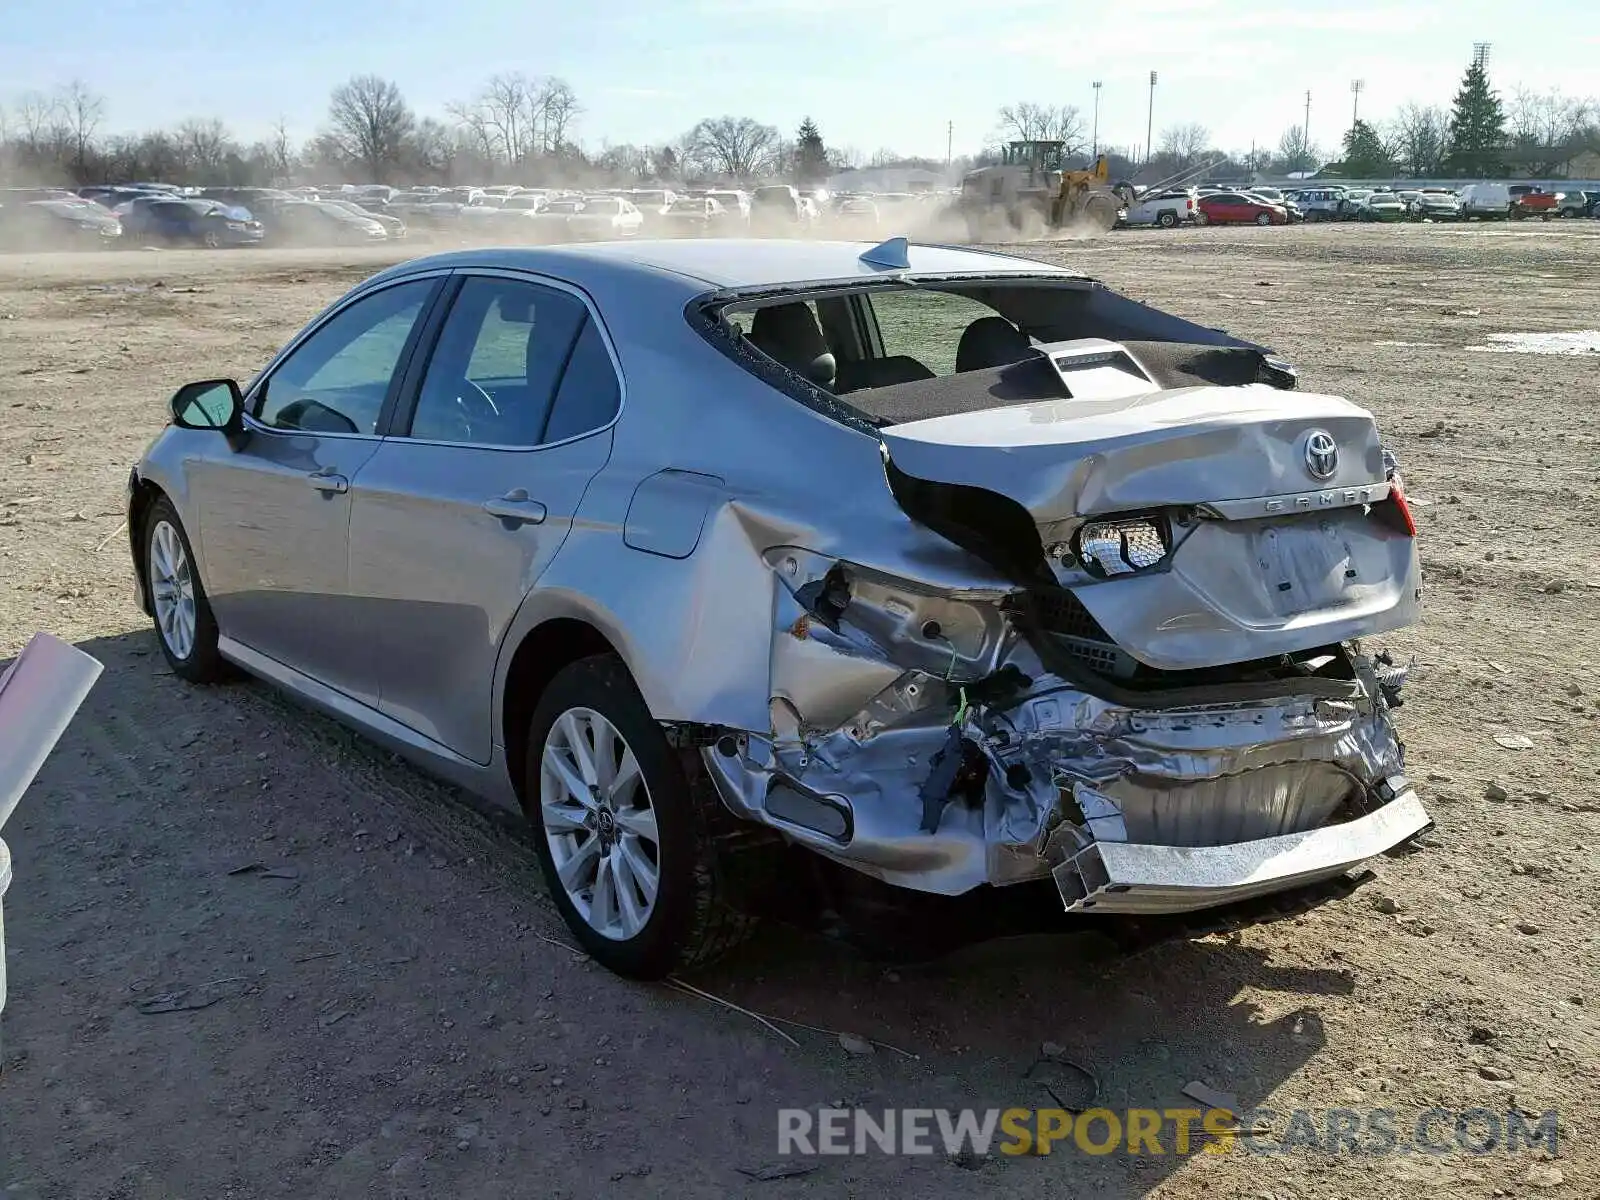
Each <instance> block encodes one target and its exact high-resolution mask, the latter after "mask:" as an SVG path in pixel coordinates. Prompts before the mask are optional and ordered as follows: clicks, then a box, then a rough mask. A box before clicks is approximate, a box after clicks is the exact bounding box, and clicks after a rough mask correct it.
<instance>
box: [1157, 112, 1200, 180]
mask: <svg viewBox="0 0 1600 1200" xmlns="http://www.w3.org/2000/svg"><path fill="white" fill-rule="evenodd" d="M1210 147H1211V131H1210V130H1209V129H1207V128H1206V127H1205V126H1204V125H1201V124H1200V123H1198V122H1196V121H1191V122H1189V123H1188V124H1186V125H1171V126H1168V127H1167V128H1166V129H1163V130H1162V131H1161V151H1160V153H1161V154H1162V155H1163V156H1164V157H1167V158H1169V159H1170V160H1171V161H1172V165H1173V166H1174V167H1175V168H1176V169H1177V170H1180V171H1181V170H1184V169H1185V168H1187V167H1192V166H1193V165H1194V164H1195V163H1197V162H1199V161H1200V159H1201V158H1202V157H1204V155H1205V153H1206V151H1207V150H1208V149H1210Z"/></svg>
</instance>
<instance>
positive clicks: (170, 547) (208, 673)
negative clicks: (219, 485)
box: [144, 496, 228, 683]
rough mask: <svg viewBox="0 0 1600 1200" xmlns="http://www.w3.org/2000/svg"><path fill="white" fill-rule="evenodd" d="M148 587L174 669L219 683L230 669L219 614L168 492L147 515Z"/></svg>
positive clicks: (160, 637)
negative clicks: (220, 635)
mask: <svg viewBox="0 0 1600 1200" xmlns="http://www.w3.org/2000/svg"><path fill="white" fill-rule="evenodd" d="M144 550H145V553H144V569H145V587H146V589H147V594H148V595H149V597H150V609H151V613H152V615H153V616H154V618H155V625H156V640H157V641H159V642H160V643H161V653H162V655H163V656H164V657H165V658H166V660H167V665H168V666H169V667H171V668H172V673H173V674H174V675H176V676H178V678H180V679H185V680H188V681H189V682H190V683H216V682H218V681H219V680H222V679H225V678H226V677H227V674H228V666H227V663H226V662H225V661H224V660H223V658H222V656H221V654H220V653H219V652H218V650H217V620H216V617H214V616H213V615H212V612H211V602H210V601H209V600H208V599H206V590H205V586H204V585H203V584H202V583H201V582H200V573H199V571H198V569H197V568H196V566H195V561H194V549H193V548H192V547H191V546H190V545H189V536H188V534H186V533H184V531H183V522H182V521H180V520H179V519H178V512H177V510H176V509H175V508H173V507H172V501H170V500H168V499H167V498H166V497H165V496H163V497H162V498H161V499H159V500H157V501H156V502H155V504H154V505H153V506H152V507H151V509H150V515H149V517H148V519H147V520H146V521H145V533H144Z"/></svg>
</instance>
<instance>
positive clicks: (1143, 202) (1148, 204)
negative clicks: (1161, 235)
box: [1121, 189, 1200, 229]
mask: <svg viewBox="0 0 1600 1200" xmlns="http://www.w3.org/2000/svg"><path fill="white" fill-rule="evenodd" d="M1199 203H1200V196H1199V193H1197V192H1195V191H1193V190H1192V189H1179V190H1177V191H1165V192H1147V193H1145V194H1144V195H1143V196H1140V197H1139V198H1138V199H1137V200H1135V201H1134V202H1133V203H1132V204H1130V205H1128V207H1127V208H1126V209H1125V210H1124V212H1123V215H1122V222H1121V223H1122V224H1124V225H1130V226H1142V225H1158V226H1160V227H1161V228H1162V229H1172V228H1174V227H1176V226H1178V225H1192V224H1194V220H1195V215H1196V214H1197V213H1198V212H1199V211H1200V207H1199Z"/></svg>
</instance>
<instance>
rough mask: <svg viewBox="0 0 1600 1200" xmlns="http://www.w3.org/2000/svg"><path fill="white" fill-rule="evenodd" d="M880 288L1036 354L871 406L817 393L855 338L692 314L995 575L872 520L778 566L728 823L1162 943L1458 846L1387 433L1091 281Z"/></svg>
mask: <svg viewBox="0 0 1600 1200" xmlns="http://www.w3.org/2000/svg"><path fill="white" fill-rule="evenodd" d="M873 286H874V287H878V288H899V289H904V288H912V289H923V290H931V291H935V292H941V293H947V294H954V295H960V296H963V297H968V298H973V299H977V300H979V301H981V302H982V303H983V304H985V305H987V306H989V307H990V308H992V309H993V311H994V313H995V315H996V317H997V318H999V319H1001V320H1003V321H1005V322H1007V323H1008V324H1009V325H1010V326H1012V328H1013V329H1014V330H1015V331H1016V332H1017V333H1018V334H1019V335H1021V337H1022V339H1023V340H1021V341H1019V342H1018V343H1017V344H1016V346H1015V347H1013V349H1012V350H1011V351H1010V352H1009V354H1003V355H997V356H996V357H997V358H999V359H1003V360H1004V361H995V362H992V363H989V364H983V363H979V364H977V365H974V363H973V362H971V361H969V362H968V363H967V364H966V365H965V367H964V368H961V367H958V369H957V370H956V371H954V372H950V373H947V374H943V375H935V374H933V373H931V372H926V373H924V372H910V371H909V370H908V369H902V368H899V367H897V368H895V369H894V370H893V371H889V370H886V369H885V370H879V371H878V380H880V381H884V382H880V383H879V385H878V386H856V387H850V388H848V389H847V388H846V387H844V386H841V385H840V383H839V381H841V380H843V379H844V378H845V377H846V372H845V371H844V369H843V368H844V366H845V365H846V364H843V363H838V364H829V363H820V365H816V364H817V363H819V362H820V360H821V359H823V358H827V359H832V358H834V357H835V353H836V348H835V347H834V346H832V344H831V343H830V345H829V346H828V347H826V348H824V347H822V346H821V344H820V343H818V344H816V345H809V344H806V343H805V342H804V339H802V340H801V344H800V346H799V352H798V353H795V354H788V355H785V354H784V353H783V352H782V351H783V347H779V348H778V349H777V350H776V351H775V349H774V347H773V346H772V345H770V344H769V345H761V344H760V343H759V342H758V341H755V339H753V338H751V337H747V336H745V334H744V329H745V327H746V325H747V324H748V325H752V326H756V327H757V329H759V319H752V314H753V313H757V312H759V309H760V307H762V306H772V305H779V304H793V303H794V300H795V297H794V296H791V295H774V294H766V295H762V296H759V297H751V296H748V295H718V296H713V297H709V298H706V299H705V300H703V301H702V302H701V303H700V304H699V305H698V306H696V307H695V309H694V311H693V312H692V313H691V323H697V327H698V328H699V329H700V331H701V333H702V334H703V335H704V336H705V337H706V338H707V339H708V340H710V341H711V342H712V343H713V344H714V345H717V346H718V347H719V348H720V349H722V350H723V351H724V352H725V353H726V354H728V355H729V356H731V357H734V358H735V359H736V360H737V361H740V362H741V364H742V365H745V366H747V367H748V368H749V370H750V371H751V372H752V374H755V375H756V376H757V377H759V378H761V379H763V380H764V381H766V382H768V383H770V384H772V385H773V386H774V387H777V388H779V390H781V391H784V392H785V393H786V394H787V395H789V396H790V397H791V398H793V399H796V400H798V401H799V402H801V403H805V404H807V405H808V406H812V407H814V408H815V409H816V410H817V411H819V412H821V413H824V414H825V415H827V416H829V417H830V418H831V419H833V420H836V421H839V422H842V423H845V424H848V425H850V426H852V427H853V428H856V429H858V430H859V431H860V432H862V433H863V434H865V435H867V436H871V437H874V438H876V439H877V441H878V444H879V447H880V457H881V467H882V472H881V476H879V477H877V478H863V479H861V480H860V481H858V486H859V487H860V488H862V489H863V490H864V491H863V494H865V489H883V490H886V491H887V492H888V494H889V496H890V497H892V500H893V503H894V504H895V505H896V506H897V507H898V509H899V511H900V512H901V513H902V514H903V515H904V517H905V519H906V520H907V521H908V522H909V523H910V524H911V525H912V526H913V527H914V528H915V529H916V530H917V531H918V536H919V537H927V538H928V539H929V542H930V544H931V543H932V542H939V543H941V544H945V545H953V546H955V547H958V548H959V549H960V550H961V551H964V552H965V556H964V558H963V559H962V561H963V562H965V563H967V564H969V566H968V568H967V569H953V568H952V567H951V565H950V560H949V559H947V558H946V557H944V556H942V555H940V554H938V553H934V552H932V551H926V552H924V551H919V550H918V548H917V543H916V541H915V539H912V541H911V542H910V543H906V542H904V541H900V540H896V541H894V542H893V544H883V545H879V544H874V540H873V537H872V533H871V530H872V529H874V528H876V526H874V525H873V524H872V523H870V522H866V523H864V527H863V529H862V530H861V531H859V533H857V534H852V532H851V531H841V530H833V531H830V535H829V536H827V537H820V538H817V539H815V540H813V541H812V542H811V543H809V544H791V543H789V542H787V541H784V540H782V539H781V537H777V538H775V539H774V541H773V544H770V545H762V546H759V547H757V549H758V550H759V552H760V555H761V559H762V563H763V565H764V567H765V568H766V569H767V570H768V571H770V573H771V576H772V578H773V579H774V580H775V581H776V585H775V586H774V588H773V592H772V594H773V596H774V597H775V602H774V607H773V615H772V622H771V646H770V656H769V670H770V680H769V687H768V693H769V697H770V699H769V714H768V715H769V717H770V725H769V726H768V727H767V728H764V729H759V730H757V729H753V728H731V727H729V728H721V729H718V730H716V731H715V732H716V736H715V737H713V738H709V739H707V740H706V742H705V743H703V746H704V748H703V749H702V751H701V754H702V756H703V759H704V763H705V767H706V770H707V773H708V775H709V776H710V778H711V779H712V781H713V782H714V783H715V786H716V790H717V793H718V795H719V796H720V798H721V800H722V802H723V803H724V804H725V805H726V807H727V808H728V809H730V810H731V811H732V812H733V813H734V814H736V815H738V816H740V817H743V818H746V819H748V820H751V821H754V822H757V823H759V824H762V825H765V826H768V827H770V828H772V829H774V830H776V831H778V832H779V833H781V834H782V835H783V837H784V838H786V839H788V840H789V841H791V842H793V843H795V844H798V845H802V846H805V847H807V848H809V849H811V850H813V851H815V852H817V853H819V854H821V855H823V856H825V857H826V858H828V859H830V860H832V861H834V862H836V863H839V864H841V865H843V866H846V867H849V868H852V869H854V870H856V871H859V872H863V873H865V874H866V875H869V876H872V877H874V878H876V879H879V880H881V881H883V882H884V883H887V884H890V885H893V886H896V887H900V888H906V889H911V890H913V891H917V892H923V893H933V894H938V895H946V896H957V895H963V894H966V893H969V892H972V891H973V890H974V889H978V888H981V887H985V886H1005V885H1011V884H1017V883H1022V882H1025V881H1031V880H1042V879H1047V878H1048V879H1051V880H1053V881H1054V884H1055V887H1056V888H1057V890H1058V891H1059V894H1060V898H1061V902H1062V905H1063V907H1064V909H1065V910H1066V911H1067V912H1071V913H1115V914H1131V915H1137V916H1145V915H1156V914H1171V913H1185V912H1192V911H1196V910H1200V909H1209V908H1218V907H1221V906H1226V905H1233V904H1236V903H1238V902H1241V901H1248V900H1251V899H1253V898H1257V897H1261V896H1264V895H1268V894H1271V893H1277V892H1287V891H1290V890H1292V889H1297V888H1305V887H1308V886H1309V885H1315V884H1318V883H1323V882H1326V881H1329V880H1332V879H1334V878H1335V877H1338V876H1341V875H1343V874H1344V873H1346V872H1348V871H1350V870H1351V869H1352V868H1353V867H1356V866H1357V865H1359V864H1360V863H1361V862H1363V861H1364V860H1367V859H1369V858H1372V857H1373V856H1375V855H1378V854H1381V853H1385V852H1389V851H1392V850H1394V849H1395V848H1396V847H1398V846H1400V845H1402V844H1403V843H1406V842H1408V841H1410V840H1411V839H1412V838H1414V837H1416V836H1417V835H1418V834H1420V833H1422V832H1424V831H1425V830H1426V829H1428V828H1429V827H1430V821H1429V818H1428V815H1427V813H1426V812H1425V811H1424V810H1423V808H1422V805H1421V803H1420V801H1419V800H1418V798H1417V796H1416V794H1415V792H1414V791H1413V789H1412V788H1411V786H1410V785H1409V783H1408V782H1407V780H1406V777H1405V766H1404V748H1403V746H1402V744H1401V741H1400V739H1399V737H1398V734H1397V732H1396V729H1395V726H1394V722H1393V715H1392V714H1393V710H1394V709H1395V708H1397V707H1398V706H1399V704H1400V691H1401V687H1402V685H1403V683H1404V681H1405V670H1404V668H1403V667H1401V666H1398V665H1396V664H1395V663H1394V662H1392V661H1391V660H1390V658H1389V656H1388V655H1387V654H1385V653H1382V652H1378V653H1374V652H1373V651H1372V650H1371V649H1370V648H1369V647H1368V643H1370V641H1371V639H1373V638H1374V637H1377V636H1379V635H1382V634H1385V633H1389V632H1391V631H1394V630H1397V629H1400V628H1403V627H1405V626H1408V625H1410V624H1413V623H1414V622H1415V621H1416V620H1417V617H1418V614H1419V606H1420V600H1421V581H1420V572H1419V566H1418V559H1417V554H1416V548H1415V533H1416V530H1415V526H1414V524H1413V522H1412V520H1411V515H1410V511H1409V509H1408V507H1407V505H1406V500H1405V495H1404V490H1403V482H1402V480H1401V478H1400V475H1399V472H1398V470H1397V469H1396V464H1395V462H1394V459H1393V458H1392V456H1391V455H1389V454H1388V452H1387V451H1386V450H1385V449H1384V447H1383V445H1382V443H1381V440H1380V438H1379V434H1378V430H1377V428H1376V425H1375V422H1374V420H1373V418H1372V415H1371V414H1370V413H1369V412H1367V411H1366V410H1364V409H1362V408H1360V407H1358V406H1357V405H1355V404H1352V403H1350V402H1349V401H1347V400H1343V399H1340V398H1338V397H1333V396H1323V395H1317V394H1314V393H1307V392H1303V391H1300V390H1298V388H1297V387H1296V382H1297V381H1296V378H1295V374H1294V372H1293V370H1292V369H1291V368H1289V367H1288V366H1287V364H1285V363H1283V362H1281V361H1280V360H1278V359H1277V358H1276V357H1275V356H1273V355H1272V354H1271V353H1270V352H1268V351H1265V350H1264V349H1262V348H1261V347H1258V346H1255V345H1253V344H1251V343H1247V342H1242V341H1239V340H1237V339H1233V338H1230V337H1228V336H1227V335H1225V334H1221V333H1220V332H1219V331H1216V330H1210V329H1205V328H1203V327H1201V326H1197V325H1193V324H1190V323H1188V322H1185V321H1181V320H1179V319H1178V318H1175V317H1171V316H1169V315H1168V314H1164V313H1159V312H1156V311H1155V310H1152V309H1148V308H1146V307H1144V306H1142V305H1138V304H1135V303H1134V302H1132V301H1130V300H1127V299H1125V298H1123V297H1120V296H1118V295H1116V294H1115V293H1112V292H1110V291H1109V290H1107V289H1103V288H1100V287H1099V285H1097V284H1093V283H1092V282H1090V281H1078V280H1074V281H1070V282H1063V281H1061V280H1059V279H1055V278H1046V279H1040V280H1028V279H1020V280H1019V279H1007V280H1004V281H999V282H996V281H985V280H981V279H959V280H958V279H949V278H942V279H929V278H916V277H912V276H910V275H906V274H897V275H893V276H892V277H891V278H888V279H885V280H882V281H879V282H875V283H874V284H873ZM835 295H837V291H836V293H835ZM854 302H855V301H852V303H854ZM869 303H870V301H869ZM818 311H820V312H821V313H822V316H821V320H820V324H821V326H822V327H824V328H826V329H833V328H839V327H841V321H840V319H838V318H835V319H834V320H833V321H831V322H830V320H829V318H828V315H827V312H826V310H825V309H820V308H819V310H818ZM983 319H984V320H987V319H988V318H983ZM768 324H769V325H771V324H776V323H775V322H768ZM973 324H978V322H973ZM868 340H869V341H872V342H873V344H874V345H876V342H875V340H874V339H868ZM753 341H754V342H755V344H752V343H753ZM963 341H965V337H963ZM879 349H880V350H881V347H879ZM813 352H815V353H813ZM846 357H848V355H846ZM957 361H958V363H959V361H960V360H959V356H958V360H957ZM872 365H873V364H867V366H869V367H870V366H872ZM880 365H881V364H880ZM854 374H855V377H856V378H858V379H859V378H863V377H868V376H871V375H872V371H870V370H856V371H855V372H854ZM902 379H903V381H897V380H902ZM768 526H769V527H771V528H773V529H774V530H779V529H781V526H782V522H780V521H772V522H769V523H768Z"/></svg>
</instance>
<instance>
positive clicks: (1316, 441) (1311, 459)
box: [1306, 429, 1339, 479]
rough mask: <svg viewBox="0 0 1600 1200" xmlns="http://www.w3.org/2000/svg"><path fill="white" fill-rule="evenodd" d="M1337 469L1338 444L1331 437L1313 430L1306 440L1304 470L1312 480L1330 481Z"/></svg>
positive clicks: (1320, 431)
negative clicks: (1309, 474) (1309, 473)
mask: <svg viewBox="0 0 1600 1200" xmlns="http://www.w3.org/2000/svg"><path fill="white" fill-rule="evenodd" d="M1338 469H1339V443H1338V442H1336V441H1334V440H1333V435H1332V434H1330V433H1325V432H1324V431H1323V430H1321V429H1313V430H1312V431H1311V435H1310V436H1309V437H1307V438H1306V470H1307V471H1309V472H1311V478H1313V479H1331V478H1333V473H1334V472H1335V471H1337V470H1338Z"/></svg>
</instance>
